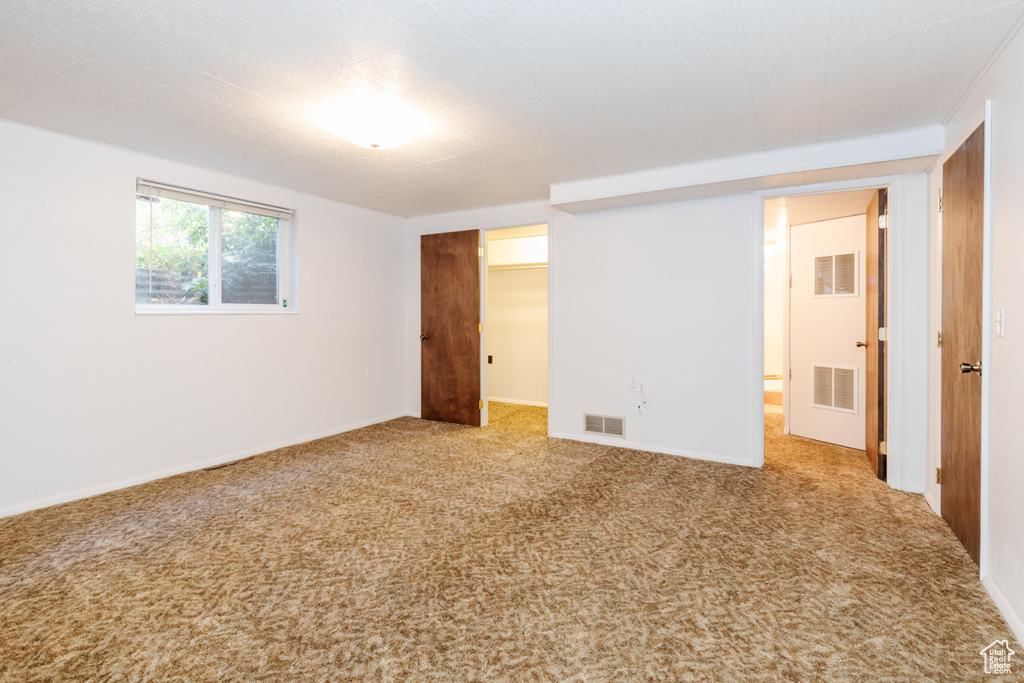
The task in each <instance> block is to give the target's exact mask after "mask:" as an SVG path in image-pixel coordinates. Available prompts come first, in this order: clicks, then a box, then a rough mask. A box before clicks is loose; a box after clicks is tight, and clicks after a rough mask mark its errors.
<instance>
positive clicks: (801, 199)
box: [764, 187, 888, 480]
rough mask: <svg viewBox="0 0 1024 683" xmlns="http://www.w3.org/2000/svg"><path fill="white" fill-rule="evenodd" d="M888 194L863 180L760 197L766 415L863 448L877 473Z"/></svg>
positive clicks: (880, 469)
mask: <svg viewBox="0 0 1024 683" xmlns="http://www.w3.org/2000/svg"><path fill="white" fill-rule="evenodd" d="M887 198H888V189H887V188H879V187H868V188H858V189H855V190H846V191H838V192H826V193H816V194H803V195H794V196H780V197H771V198H767V199H765V204H764V410H765V413H766V414H781V416H782V419H783V420H784V426H783V432H784V433H786V434H792V435H795V436H802V437H806V438H810V439H815V440H818V441H823V442H827V443H832V444H837V445H840V446H845V447H848V448H853V449H857V450H862V451H864V452H865V455H866V457H867V459H868V461H869V463H870V464H871V466H872V469H874V471H875V472H876V473H877V474H878V476H879V478H880V479H883V480H884V479H886V445H885V423H884V420H885V383H886V368H885V353H886V329H885V316H886V307H885V291H886V287H885V279H886V278H885V274H886V270H887V268H886V253H887V249H886V243H885V237H886V227H887V205H888V202H887ZM769 419H770V418H768V417H767V416H766V421H767V420H769ZM771 419H779V418H777V417H776V418H771Z"/></svg>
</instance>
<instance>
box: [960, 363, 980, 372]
mask: <svg viewBox="0 0 1024 683" xmlns="http://www.w3.org/2000/svg"><path fill="white" fill-rule="evenodd" d="M960 372H962V373H964V374H965V375H966V374H967V373H968V372H976V373H978V374H979V375H980V374H981V361H980V360H979V361H978V364H977V365H971V364H970V363H961V364H960Z"/></svg>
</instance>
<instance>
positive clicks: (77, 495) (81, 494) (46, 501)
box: [0, 411, 407, 518]
mask: <svg viewBox="0 0 1024 683" xmlns="http://www.w3.org/2000/svg"><path fill="white" fill-rule="evenodd" d="M406 415H407V413H405V412H404V411H403V412H399V413H393V414H391V415H385V416H383V417H379V418H374V419H372V420H364V421H362V422H355V423H352V424H348V425H345V426H343V427H338V428H336V429H327V430H324V431H320V432H316V433H314V434H305V435H303V436H298V437H295V438H293V439H285V440H283V441H277V442H275V443H271V444H266V445H264V446H257V447H255V448H248V449H246V450H244V451H235V452H234V453H227V454H225V455H219V456H217V457H214V458H207V459H205V460H197V461H194V462H190V463H188V464H185V465H179V466H177V467H168V468H166V469H162V470H157V471H156V472H150V473H148V474H141V475H139V476H136V477H129V478H127V479H119V480H118V481H114V482H110V483H108V484H99V485H97V486H90V487H89V488H84V489H77V490H75V491H68V492H66V493H58V494H56V495H53V496H47V497H45V498H37V499H35V500H30V501H26V502H24V503H16V504H14V505H7V506H4V507H0V518H3V517H10V516H11V515H18V514H21V513H22V512H28V511H30V510H38V509H40V508H46V507H50V506H51V505H60V504H61V503H69V502H71V501H73V500H81V499H83V498H91V497H92V496H98V495H100V494H101V493H110V492H111V491H117V490H119V489H124V488H128V487H129V486H137V485H139V484H145V483H146V482H150V481H156V480H157V479H163V478H165V477H173V476H174V475H176V474H184V473H185V472H195V471H196V470H201V469H205V468H207V467H214V466H216V465H223V464H224V463H228V462H233V461H235V460H242V459H243V458H248V457H251V456H254V455H259V454H260V453H266V452H268V451H273V450H276V449H278V448H284V447H286V446H294V445H296V444H300V443H306V442H307V441H316V440H317V439H322V438H324V437H325V436H334V435H335V434H342V433H344V432H350V431H352V430H353V429H360V428H362V427H369V426H370V425H375V424H380V423H381V422H387V421H388V420H394V419H395V418H399V417H405V416H406Z"/></svg>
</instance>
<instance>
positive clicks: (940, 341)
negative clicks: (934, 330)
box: [939, 332, 942, 349]
mask: <svg viewBox="0 0 1024 683" xmlns="http://www.w3.org/2000/svg"><path fill="white" fill-rule="evenodd" d="M939 348H940V349H941V348H942V333H941V332H939Z"/></svg>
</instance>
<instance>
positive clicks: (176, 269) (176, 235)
mask: <svg viewBox="0 0 1024 683" xmlns="http://www.w3.org/2000/svg"><path fill="white" fill-rule="evenodd" d="M135 209H136V210H135V302H136V303H145V304H201V305H205V304H207V303H209V270H208V267H207V264H208V256H209V248H210V207H208V206H205V205H203V204H193V203H191V202H185V201H180V200H177V199H167V198H165V197H150V196H148V195H141V194H140V195H137V197H136V201H135Z"/></svg>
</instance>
